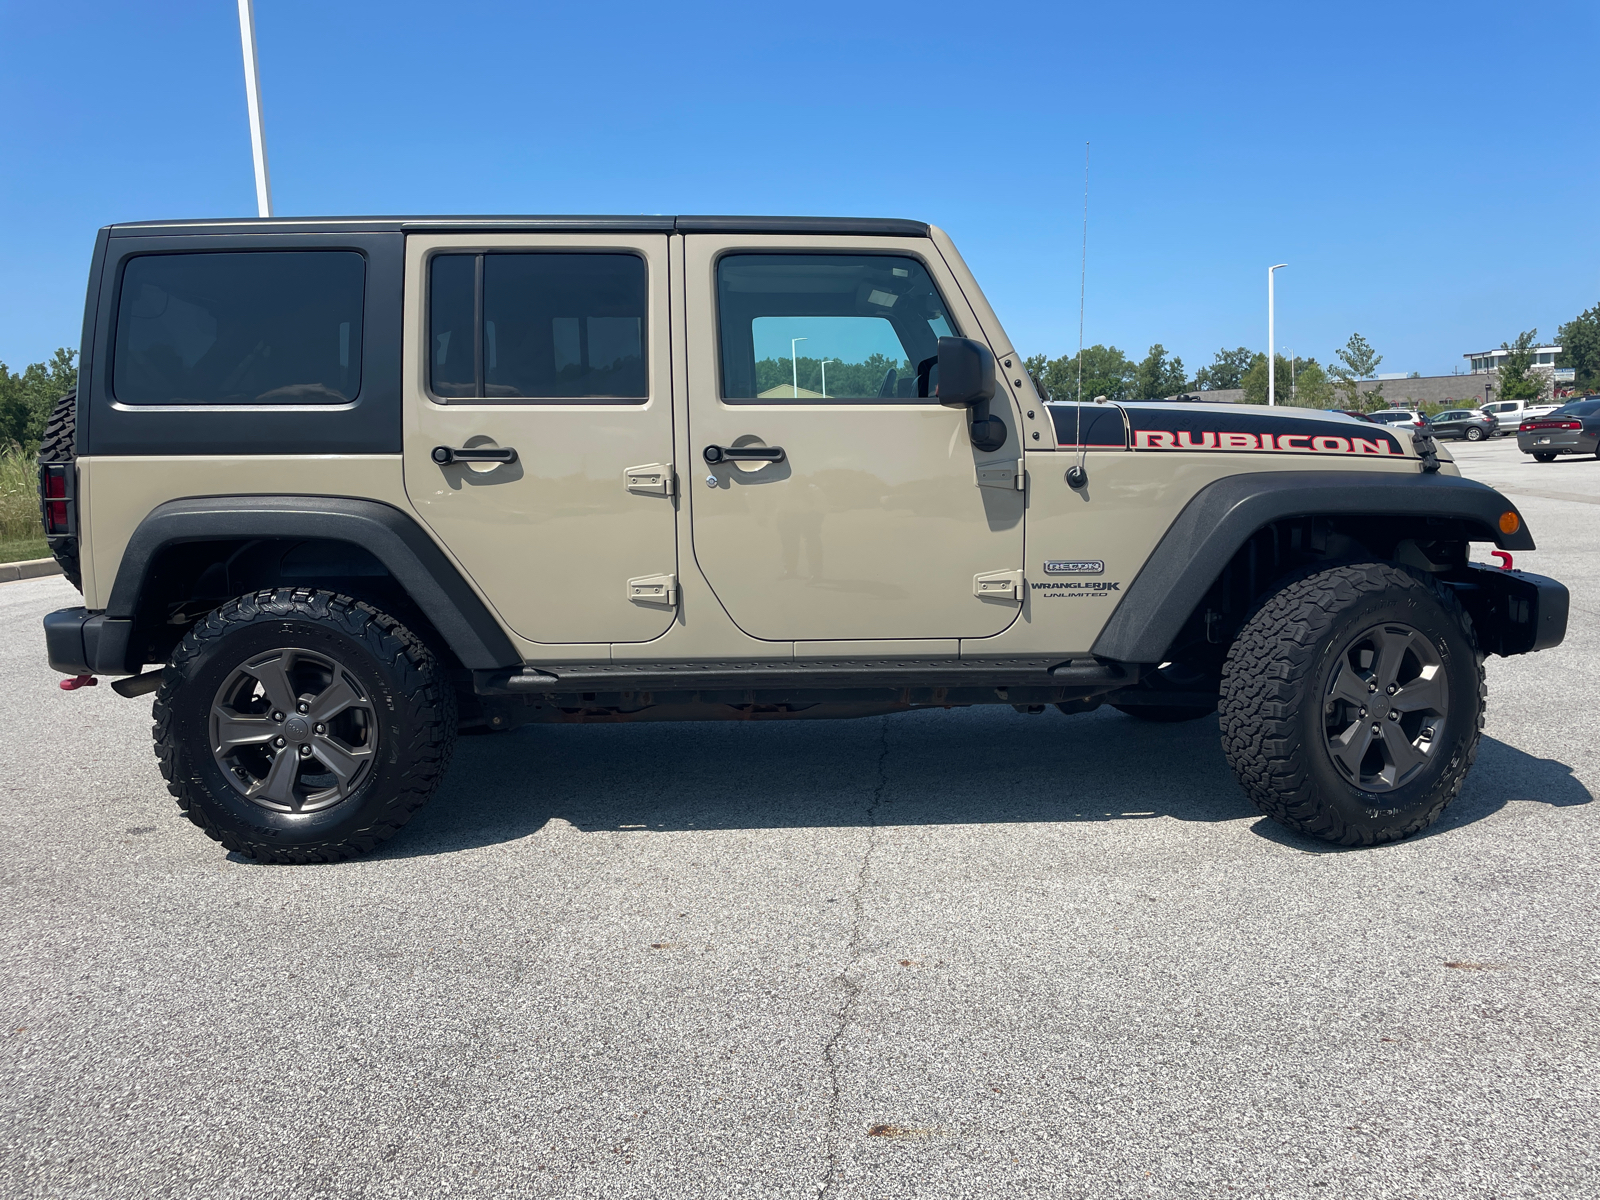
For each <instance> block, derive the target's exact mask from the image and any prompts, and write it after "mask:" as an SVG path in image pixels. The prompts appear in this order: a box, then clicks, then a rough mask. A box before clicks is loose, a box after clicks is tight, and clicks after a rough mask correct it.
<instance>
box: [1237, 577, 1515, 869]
mask: <svg viewBox="0 0 1600 1200" xmlns="http://www.w3.org/2000/svg"><path fill="white" fill-rule="evenodd" d="M1483 709H1484V675H1483V665H1482V659H1481V658H1480V657H1479V655H1478V651H1477V642H1476V640H1475V638H1474V637H1473V633H1472V629H1471V625H1470V622H1469V620H1468V618H1467V617H1466V614H1465V613H1464V612H1463V611H1462V608H1461V605H1460V603H1459V602H1458V601H1457V600H1456V598H1455V595H1454V594H1453V593H1452V592H1450V591H1449V590H1448V589H1446V588H1444V587H1442V586H1440V585H1439V584H1437V583H1436V582H1434V581H1433V580H1432V579H1430V578H1428V577H1427V576H1426V575H1424V574H1423V573H1422V572H1419V571H1414V570H1412V569H1411V568H1409V567H1402V566H1399V565H1397V564H1392V563H1362V564H1356V565H1352V566H1346V567H1335V568H1333V569H1331V570H1327V571H1323V572H1320V573H1318V574H1316V575H1312V576H1309V577H1307V578H1305V579H1302V580H1299V581H1297V582H1295V583H1293V584H1290V585H1289V586H1288V587H1286V588H1284V589H1283V590H1282V591H1281V592H1279V593H1278V594H1277V595H1276V596H1274V597H1272V598H1271V599H1270V600H1268V601H1267V603H1266V604H1264V605H1263V606H1262V607H1261V609H1260V610H1259V611H1258V612H1257V613H1256V614H1255V616H1254V617H1252V618H1251V620H1250V621H1249V622H1247V623H1246V625H1245V627H1244V629H1243V630H1241V631H1240V633H1239V636H1238V638H1237V639H1236V640H1235V642H1234V644H1233V647H1232V648H1231V649H1230V651H1229V653H1228V660H1227V663H1226V665H1225V666H1224V668H1223V681H1222V703H1221V714H1222V716H1221V724H1222V744H1223V750H1224V752H1225V753H1226V755H1227V758H1228V762H1229V765H1230V766H1231V767H1232V768H1233V771H1234V774H1235V776H1236V777H1237V778H1238V780H1239V782H1240V783H1241V784H1242V785H1243V786H1244V789H1245V792H1246V793H1247V794H1248V795H1249V797H1250V799H1251V800H1252V801H1253V802H1254V803H1255V804H1256V806H1257V807H1258V808H1260V809H1261V811H1262V812H1264V813H1266V814H1267V815H1268V816H1269V817H1272V818H1273V819H1274V820H1276V821H1279V822H1281V823H1282V824H1284V825H1287V826H1288V827H1289V828H1291V829H1295V830H1298V831H1299V832H1301V833H1307V834H1310V835H1312V836H1313V837H1318V838H1322V839H1323V840H1325V841H1329V842H1336V843H1339V844H1341V845H1347V846H1355V845H1374V844H1377V843H1380V842H1389V841H1394V840H1396V839H1398V838H1403V837H1406V836H1408V835H1410V834H1413V833H1416V832H1417V831H1418V830H1420V829H1424V828H1426V827H1427V826H1428V825H1430V824H1432V823H1433V821H1434V820H1435V819H1437V817H1438V816H1439V814H1440V813H1441V812H1442V811H1444V807H1445V805H1447V804H1449V803H1450V801H1451V800H1453V799H1454V798H1455V797H1456V795H1457V793H1458V792H1459V791H1460V790H1461V784H1462V781H1463V780H1464V779H1465V778H1466V773H1467V770H1468V769H1469V768H1470V767H1471V765H1472V761H1473V759H1474V758H1475V757H1476V755H1477V752H1478V740H1479V737H1480V735H1481V731H1482V728H1483Z"/></svg>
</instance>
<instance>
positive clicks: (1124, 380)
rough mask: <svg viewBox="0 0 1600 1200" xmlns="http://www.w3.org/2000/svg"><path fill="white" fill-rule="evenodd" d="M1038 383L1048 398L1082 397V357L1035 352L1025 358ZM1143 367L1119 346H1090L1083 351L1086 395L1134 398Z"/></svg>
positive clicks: (1068, 399)
mask: <svg viewBox="0 0 1600 1200" xmlns="http://www.w3.org/2000/svg"><path fill="white" fill-rule="evenodd" d="M1023 366H1025V367H1026V368H1027V369H1028V373H1029V374H1030V375H1032V376H1033V381H1034V384H1035V385H1036V386H1037V387H1038V388H1039V390H1040V391H1042V392H1043V393H1044V394H1045V396H1046V398H1047V399H1050V400H1057V401H1071V400H1076V399H1077V398H1078V356H1077V355H1076V354H1064V355H1062V356H1061V357H1060V358H1046V357H1045V356H1044V355H1043V354H1035V355H1033V356H1032V357H1030V358H1026V359H1024V360H1023ZM1138 374H1139V368H1138V367H1137V366H1136V365H1135V364H1134V363H1133V362H1131V361H1129V359H1128V357H1127V355H1125V354H1123V353H1122V351H1121V350H1118V349H1117V348H1116V347H1115V346H1088V347H1086V348H1085V349H1084V351H1083V396H1084V399H1085V400H1093V399H1094V398H1095V397H1096V396H1104V397H1105V398H1106V399H1108V400H1130V399H1133V398H1134V396H1133V393H1134V391H1135V390H1136V388H1135V386H1134V385H1135V382H1136V380H1137V378H1138Z"/></svg>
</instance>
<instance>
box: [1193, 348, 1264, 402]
mask: <svg viewBox="0 0 1600 1200" xmlns="http://www.w3.org/2000/svg"><path fill="white" fill-rule="evenodd" d="M1254 361H1255V355H1254V354H1253V353H1252V352H1251V351H1249V350H1247V349H1245V348H1244V347H1243V346H1240V347H1239V348H1238V349H1237V350H1218V351H1217V357H1216V358H1215V359H1214V360H1213V361H1212V363H1211V365H1210V366H1209V367H1201V368H1200V369H1199V370H1198V371H1196V372H1195V375H1194V382H1195V386H1196V387H1197V388H1200V389H1201V390H1202V391H1207V392H1222V391H1228V390H1229V389H1231V388H1236V387H1243V386H1244V373H1245V372H1246V371H1248V370H1249V369H1250V364H1251V363H1252V362H1254Z"/></svg>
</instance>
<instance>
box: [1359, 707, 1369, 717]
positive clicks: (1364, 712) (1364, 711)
mask: <svg viewBox="0 0 1600 1200" xmlns="http://www.w3.org/2000/svg"><path fill="white" fill-rule="evenodd" d="M1357 715H1358V716H1363V717H1364V716H1366V715H1367V710H1366V709H1364V708H1363V709H1362V710H1361V711H1360V713H1358V714H1357Z"/></svg>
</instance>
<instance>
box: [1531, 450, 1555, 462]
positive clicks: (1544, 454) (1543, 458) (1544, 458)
mask: <svg viewBox="0 0 1600 1200" xmlns="http://www.w3.org/2000/svg"><path fill="white" fill-rule="evenodd" d="M1533 458H1534V461H1535V462H1555V460H1556V456H1555V455H1554V454H1551V453H1550V452H1549V451H1548V450H1535V451H1534V452H1533Z"/></svg>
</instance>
